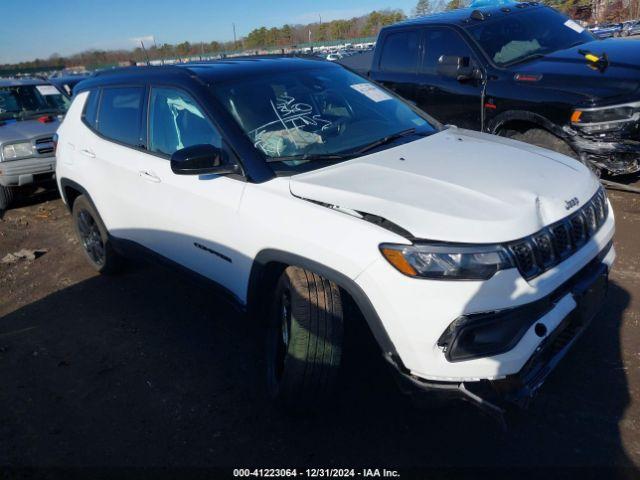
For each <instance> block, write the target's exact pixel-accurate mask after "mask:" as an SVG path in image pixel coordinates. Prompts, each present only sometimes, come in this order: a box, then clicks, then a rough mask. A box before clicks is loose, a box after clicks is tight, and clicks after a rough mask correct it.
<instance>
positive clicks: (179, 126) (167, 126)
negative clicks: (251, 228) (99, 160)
mask: <svg viewBox="0 0 640 480" xmlns="http://www.w3.org/2000/svg"><path fill="white" fill-rule="evenodd" d="M203 112H204V110H203V109H202V108H201V107H200V106H199V105H198V103H197V102H196V101H195V100H194V98H193V97H192V96H191V95H189V94H188V93H187V92H184V91H182V90H179V89H177V88H173V87H159V86H158V87H154V86H152V87H151V90H150V93H149V114H148V119H149V120H148V139H147V151H148V153H144V154H143V155H144V158H143V159H142V160H141V162H140V163H139V167H140V172H139V182H138V183H139V188H140V194H139V195H140V199H141V201H144V202H147V204H146V205H145V207H144V211H145V216H146V219H145V224H146V225H147V227H146V228H147V229H148V231H147V232H145V234H144V235H143V236H142V237H141V243H143V245H144V246H146V247H147V248H149V249H151V250H153V251H155V252H157V253H159V254H160V255H162V256H164V257H166V258H169V259H170V260H173V261H174V262H177V263H179V264H180V265H182V266H184V267H187V268H188V269H190V270H193V271H195V272H197V273H199V274H201V275H203V276H205V277H208V278H210V279H212V280H215V281H216V282H218V283H220V284H221V285H223V286H225V287H226V288H228V289H229V290H231V291H232V292H233V293H235V294H238V293H239V292H240V289H241V283H242V282H241V280H240V279H239V278H238V274H237V272H238V265H239V264H243V262H244V259H243V258H242V257H241V256H240V254H239V253H238V251H237V250H235V249H234V247H233V246H234V245H235V244H237V243H238V242H237V241H236V239H238V238H239V237H240V235H242V232H241V228H240V220H239V218H238V213H237V211H238V206H239V203H240V199H241V197H242V192H243V190H244V187H245V182H244V181H242V180H240V179H235V178H231V177H226V176H221V175H176V174H174V173H173V172H172V170H171V164H170V156H171V154H173V153H174V152H175V151H177V150H180V149H181V148H185V147H189V146H192V145H199V144H212V145H215V146H216V147H219V148H223V142H222V138H221V135H220V133H219V132H218V131H217V129H216V128H215V127H214V125H213V124H212V122H211V121H210V120H209V119H208V118H207V116H206V115H205V114H204V113H203Z"/></svg>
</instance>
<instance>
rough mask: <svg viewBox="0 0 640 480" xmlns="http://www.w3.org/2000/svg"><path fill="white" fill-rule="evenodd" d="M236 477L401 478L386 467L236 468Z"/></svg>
mask: <svg viewBox="0 0 640 480" xmlns="http://www.w3.org/2000/svg"><path fill="white" fill-rule="evenodd" d="M233 476H234V477H256V478H285V477H289V478H297V477H306V478H400V473H399V472H398V471H397V470H390V469H386V468H362V469H355V468H305V469H296V468H253V469H250V468H236V469H234V470H233Z"/></svg>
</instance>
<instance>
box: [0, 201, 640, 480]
mask: <svg viewBox="0 0 640 480" xmlns="http://www.w3.org/2000/svg"><path fill="white" fill-rule="evenodd" d="M610 197H611V199H612V201H613V205H614V209H615V212H616V214H617V219H618V234H617V238H616V249H617V251H618V261H617V263H616V266H615V269H614V270H613V272H612V274H611V280H612V284H611V289H610V293H609V297H608V300H607V304H606V305H605V306H604V309H603V313H602V314H601V315H600V316H599V317H598V318H597V319H596V320H595V321H594V323H593V324H592V326H591V328H590V329H589V330H588V331H587V332H586V334H585V335H584V336H583V337H582V338H581V339H580V341H579V342H578V343H577V345H576V347H575V348H574V350H573V351H572V352H571V353H570V354H569V355H568V357H567V358H566V359H565V361H564V362H563V364H561V365H560V367H559V368H558V369H557V370H556V372H554V374H553V375H552V376H551V378H550V379H549V380H548V382H547V384H546V385H545V387H544V388H543V389H542V391H541V393H540V394H539V396H538V398H537V399H536V401H535V402H534V403H533V404H532V405H531V406H530V408H529V409H528V410H527V411H526V412H522V413H519V414H517V415H515V416H514V418H513V419H512V421H511V424H510V429H509V431H508V432H507V433H502V432H501V431H500V429H499V428H497V426H496V424H495V423H494V421H493V420H491V419H489V418H487V417H485V416H483V415H482V414H480V413H478V411H477V410H476V409H475V408H473V407H471V406H467V405H466V404H454V405H451V406H449V407H447V408H445V409H441V410H435V411H429V410H427V411H425V410H422V409H417V408H414V407H413V406H411V404H410V403H409V402H407V401H406V399H405V398H404V397H402V396H401V395H400V394H399V393H397V391H396V388H395V386H394V384H393V382H392V380H391V379H390V376H389V374H388V373H387V371H386V370H385V369H384V366H383V365H382V364H381V363H380V362H371V361H370V359H371V358H372V356H371V353H370V352H368V351H367V347H366V346H358V347H357V348H356V347H353V349H352V350H351V352H352V357H351V360H350V362H351V363H350V368H349V369H348V370H347V373H346V375H345V378H344V379H343V380H344V388H343V391H342V395H341V397H340V400H339V402H338V405H336V406H335V407H334V408H332V409H331V411H330V412H329V413H327V414H326V415H324V416H323V417H321V418H310V419H306V420H301V419H292V418H289V417H287V416H286V415H283V414H282V412H280V411H278V410H275V409H274V408H273V407H272V406H271V405H270V404H269V402H268V401H267V398H266V394H265V391H264V389H263V373H262V372H263V360H262V340H261V334H262V332H261V329H260V328H259V327H258V326H256V325H255V324H253V323H251V322H250V321H248V320H247V319H246V318H244V317H243V316H242V315H241V314H239V313H238V312H236V311H234V309H233V308H232V307H231V306H229V305H228V304H226V303H225V302H224V301H222V300H221V299H219V298H216V297H215V296H213V295H212V294H211V293H210V292H209V291H208V290H207V289H205V288H203V287H199V286H195V285H193V284H191V283H189V282H187V281H185V279H184V278H182V277H179V276H176V275H174V274H173V273H172V272H169V271H167V270H164V269H162V268H160V267H154V266H145V265H138V266H131V267H130V268H128V270H127V271H126V272H125V273H124V274H123V275H121V276H118V277H100V276H98V275H96V274H94V273H93V271H92V270H91V269H90V268H89V267H88V266H87V265H86V264H85V261H84V258H83V256H82V253H81V251H80V247H79V245H78V243H77V241H76V240H75V237H74V234H73V231H72V227H71V222H70V217H69V215H68V213H67V211H66V209H65V207H64V205H63V204H62V203H61V201H60V200H58V199H56V197H55V196H53V195H49V196H45V197H44V198H42V197H41V198H37V199H34V200H33V201H31V204H30V205H23V206H19V207H18V208H15V209H13V210H11V211H9V212H8V213H7V214H6V216H5V218H4V219H3V220H0V258H2V257H4V256H5V255H6V254H8V253H11V252H15V251H17V250H20V249H22V248H28V249H41V248H42V249H47V250H48V251H47V253H45V254H44V255H42V256H40V257H39V258H37V259H36V260H33V261H28V260H20V261H18V262H16V263H13V264H0V378H1V379H2V381H1V382H0V465H2V466H5V467H6V466H8V467H24V466H35V467H70V466H71V467H92V468H96V467H98V468H104V467H107V468H108V469H109V470H107V471H109V472H117V473H118V474H124V473H129V472H132V471H133V472H137V473H135V474H134V476H138V474H141V473H142V472H143V471H146V470H131V469H132V468H140V467H142V468H144V469H146V468H152V469H158V468H160V469H162V470H159V471H161V472H164V473H167V472H168V473H169V474H170V475H174V474H175V475H176V476H178V475H180V474H184V473H185V472H190V473H193V472H201V473H202V472H204V473H207V472H209V470H207V469H208V468H210V467H214V466H227V467H246V466H256V467H265V466H280V467H298V468H302V467H305V466H315V467H341V466H362V467H372V466H376V467H433V468H434V470H430V472H431V473H433V474H435V473H437V472H441V470H439V468H440V467H449V468H451V467H453V468H456V469H462V470H455V471H456V472H475V471H476V470H472V471H471V470H465V469H467V468H469V467H476V466H484V467H488V468H491V469H493V468H499V469H506V468H509V467H525V468H542V469H543V470H542V471H540V470H538V472H540V473H539V476H541V477H547V478H548V477H549V474H550V473H553V472H555V468H557V467H563V468H565V467H570V470H567V471H566V472H573V473H579V474H580V476H582V477H583V478H585V477H591V476H598V477H601V478H612V477H613V476H614V473H615V476H617V477H621V478H629V479H631V478H640V477H638V475H639V473H638V471H637V470H636V468H637V467H638V466H639V465H640V348H639V345H640V325H639V322H640V260H639V259H640V244H639V242H638V238H639V236H640V195H634V194H630V193H618V192H610ZM357 343H359V342H357ZM358 357H365V358H366V359H367V360H366V361H364V362H362V361H359V358H358ZM123 467H124V468H123ZM574 467H582V468H580V469H579V470H578V469H574ZM585 467H586V468H585ZM194 468H195V469H194ZM550 468H554V470H551V469H550ZM603 469H607V470H606V471H605V470H603ZM612 469H615V472H614V471H613V470H612ZM82 471H85V470H81V472H82ZM152 471H155V472H157V471H158V470H152ZM501 471H502V472H503V473H504V472H507V471H508V470H501ZM563 471H564V470H563ZM1 472H2V469H1V468H0V477H2V476H3V475H2V473H1ZM491 472H493V473H496V472H495V471H494V470H491ZM511 472H513V471H511Z"/></svg>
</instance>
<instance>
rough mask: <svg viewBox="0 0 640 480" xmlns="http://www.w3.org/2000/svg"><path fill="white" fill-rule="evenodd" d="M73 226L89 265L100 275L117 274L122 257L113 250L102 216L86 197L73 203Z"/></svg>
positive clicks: (82, 196) (81, 197)
mask: <svg viewBox="0 0 640 480" xmlns="http://www.w3.org/2000/svg"><path fill="white" fill-rule="evenodd" d="M72 217H73V225H74V227H75V230H76V234H77V235H78V239H79V240H80V245H81V246H82V250H83V251H84V253H85V256H86V257H87V260H89V263H90V264H91V266H92V267H93V268H95V269H96V270H97V271H98V272H99V273H104V274H112V273H117V272H118V271H119V270H120V269H121V267H122V263H123V262H122V257H120V255H118V253H117V252H116V251H115V250H114V249H113V247H112V245H111V243H110V241H109V235H108V233H107V229H106V228H105V226H104V224H103V223H102V220H101V219H100V215H98V212H96V210H95V208H93V206H92V205H91V202H89V200H87V198H86V197H85V196H84V195H80V196H79V197H78V198H76V200H75V201H74V202H73V209H72Z"/></svg>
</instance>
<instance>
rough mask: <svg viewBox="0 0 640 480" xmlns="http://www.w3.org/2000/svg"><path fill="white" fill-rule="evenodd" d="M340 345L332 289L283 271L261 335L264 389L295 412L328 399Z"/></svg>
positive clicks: (309, 276) (298, 271) (337, 302)
mask: <svg viewBox="0 0 640 480" xmlns="http://www.w3.org/2000/svg"><path fill="white" fill-rule="evenodd" d="M342 343H343V309H342V299H341V293H340V289H339V288H338V286H337V285H336V284H335V283H333V282H330V281H329V280H327V279H325V278H322V277H321V276H320V275H318V274H316V273H313V272H310V271H309V270H305V269H303V268H299V267H288V268H287V269H286V270H285V271H284V272H283V274H282V275H281V277H280V279H279V281H278V284H277V286H276V289H275V293H274V298H273V302H272V306H271V309H270V312H269V323H268V331H267V385H268V389H269V393H270V395H271V397H272V398H274V399H275V400H276V401H277V402H278V403H280V404H282V405H284V406H286V407H287V408H289V409H291V410H294V411H297V412H308V411H313V410H316V409H318V408H319V407H320V406H322V405H324V404H326V402H327V401H328V400H330V399H331V398H332V393H333V391H334V387H335V383H336V380H337V373H338V370H339V367H340V361H341V356H342Z"/></svg>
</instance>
